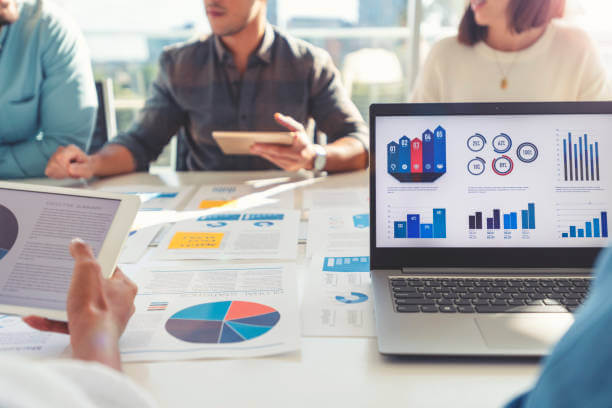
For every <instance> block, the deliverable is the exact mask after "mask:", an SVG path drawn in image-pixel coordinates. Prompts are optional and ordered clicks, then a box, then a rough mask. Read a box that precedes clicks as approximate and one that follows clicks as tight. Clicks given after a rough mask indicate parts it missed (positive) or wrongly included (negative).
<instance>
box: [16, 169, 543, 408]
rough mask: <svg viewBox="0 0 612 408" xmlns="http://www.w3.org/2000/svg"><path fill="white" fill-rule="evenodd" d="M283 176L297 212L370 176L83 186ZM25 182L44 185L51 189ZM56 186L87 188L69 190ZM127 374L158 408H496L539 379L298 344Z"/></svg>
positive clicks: (140, 177) (320, 341)
mask: <svg viewBox="0 0 612 408" xmlns="http://www.w3.org/2000/svg"><path fill="white" fill-rule="evenodd" d="M284 177H289V178H291V181H292V182H300V181H304V180H307V181H306V184H310V183H312V184H310V185H306V186H304V185H303V184H304V183H301V185H300V186H299V187H298V188H296V190H295V192H296V193H295V194H296V195H295V203H296V207H297V208H301V203H302V192H303V191H304V190H305V189H309V188H336V187H365V186H367V185H368V173H367V172H359V173H351V174H344V175H335V176H330V177H326V178H318V179H307V176H295V175H294V176H290V175H289V174H287V173H282V172H231V173H229V172H220V173H216V172H207V173H197V172H191V173H167V174H160V175H151V174H146V173H136V174H131V175H127V176H121V177H114V178H109V179H104V180H99V181H96V182H93V183H90V184H89V185H90V186H91V187H95V188H99V187H102V186H119V185H135V184H138V185H142V184H150V185H170V186H180V185H201V184H214V183H238V182H245V181H248V180H257V179H274V178H284ZM28 182H31V183H45V184H49V180H28ZM53 184H60V185H64V186H66V185H77V186H86V185H85V184H84V183H81V182H76V183H75V182H74V181H63V182H59V183H57V182H54V183H53ZM187 201H188V199H187V200H186V201H185V202H184V203H183V204H185V203H186V202H187ZM300 253H301V255H300V259H299V260H298V263H300V262H305V260H304V250H303V248H301V251H300ZM297 269H298V270H299V269H300V268H297ZM299 281H303V276H299ZM300 286H301V285H300ZM124 371H125V372H126V374H127V375H128V376H130V377H131V378H132V379H134V380H135V381H136V382H137V383H138V384H140V385H141V386H143V387H145V388H146V389H148V390H149V391H150V392H151V393H152V394H153V395H154V397H155V398H156V399H157V400H158V401H159V403H160V405H161V406H162V407H243V406H244V407H287V406H288V407H292V408H296V407H315V408H321V407H351V408H353V407H383V406H389V407H396V406H397V407H418V408H421V407H471V408H472V407H473V408H477V407H498V406H502V405H503V404H504V403H505V402H507V401H508V400H509V399H511V398H512V397H513V396H515V395H516V394H518V393H520V392H522V391H523V390H525V389H527V388H528V387H529V386H530V385H531V384H532V383H533V381H534V380H535V378H536V377H537V374H538V362H537V361H536V360H533V359H491V358H486V359H476V358H453V359H450V358H433V357H432V358H423V357H419V358H409V357H401V358H398V357H385V356H382V355H380V354H379V353H378V351H377V346H376V339H370V338H323V337H320V338H316V337H304V338H302V348H301V350H300V351H299V352H294V353H289V354H285V355H280V356H273V357H265V358H253V359H242V360H239V359H238V360H196V361H181V362H166V363H129V364H125V365H124ZM111 392H112V391H111Z"/></svg>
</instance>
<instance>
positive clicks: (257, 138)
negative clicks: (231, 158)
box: [212, 131, 293, 154]
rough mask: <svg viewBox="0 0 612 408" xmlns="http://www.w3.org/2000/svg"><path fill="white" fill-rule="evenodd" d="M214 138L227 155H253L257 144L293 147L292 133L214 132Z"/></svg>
mask: <svg viewBox="0 0 612 408" xmlns="http://www.w3.org/2000/svg"><path fill="white" fill-rule="evenodd" d="M212 135H213V138H214V139H215V141H216V142H217V144H218V145H219V147H220V148H221V150H222V151H223V153H225V154H251V152H250V149H251V146H253V145H254V144H255V143H267V144H278V145H291V144H292V143H293V134H292V133H291V132H219V131H216V132H213V134H212Z"/></svg>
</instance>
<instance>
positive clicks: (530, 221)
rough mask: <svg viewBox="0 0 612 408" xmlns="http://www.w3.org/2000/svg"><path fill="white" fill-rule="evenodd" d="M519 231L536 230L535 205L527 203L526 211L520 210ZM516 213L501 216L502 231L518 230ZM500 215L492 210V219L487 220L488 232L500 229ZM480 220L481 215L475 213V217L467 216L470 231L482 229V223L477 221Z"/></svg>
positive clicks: (495, 210)
mask: <svg viewBox="0 0 612 408" xmlns="http://www.w3.org/2000/svg"><path fill="white" fill-rule="evenodd" d="M520 214H521V229H523V230H534V229H536V222H535V204H534V203H529V204H528V205H527V209H526V210H521V212H520ZM518 215H519V213H518V212H509V213H504V214H503V229H504V230H518V229H519V226H518ZM501 217H502V213H501V210H499V209H494V210H493V217H489V218H487V225H486V228H487V229H488V230H499V229H502V225H501ZM479 219H482V213H481V212H477V213H476V214H475V215H469V217H468V223H469V229H470V230H477V229H478V230H479V229H482V222H480V223H478V222H477V221H478V220H479Z"/></svg>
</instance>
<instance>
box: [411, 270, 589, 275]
mask: <svg viewBox="0 0 612 408" xmlns="http://www.w3.org/2000/svg"><path fill="white" fill-rule="evenodd" d="M591 271H592V269H590V268H402V274H406V275H460V276H464V275H474V276H482V275H536V276H547V275H551V276H559V275H590V274H591Z"/></svg>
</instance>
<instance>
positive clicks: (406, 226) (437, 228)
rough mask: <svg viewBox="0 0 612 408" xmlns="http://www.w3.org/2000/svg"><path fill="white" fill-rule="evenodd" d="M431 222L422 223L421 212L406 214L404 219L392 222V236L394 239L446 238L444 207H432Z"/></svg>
mask: <svg viewBox="0 0 612 408" xmlns="http://www.w3.org/2000/svg"><path fill="white" fill-rule="evenodd" d="M432 215H433V222H432V223H422V222H421V220H422V218H423V217H422V216H421V214H407V215H406V221H394V222H393V237H394V238H396V239H406V238H418V239H434V238H437V239H443V238H446V209H445V208H434V209H433V211H432Z"/></svg>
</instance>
